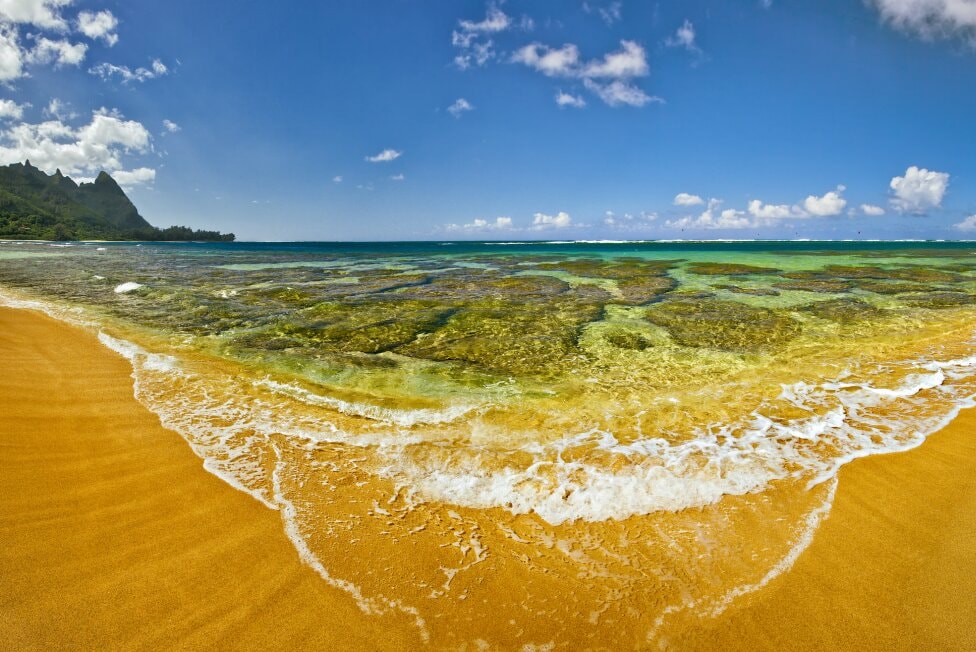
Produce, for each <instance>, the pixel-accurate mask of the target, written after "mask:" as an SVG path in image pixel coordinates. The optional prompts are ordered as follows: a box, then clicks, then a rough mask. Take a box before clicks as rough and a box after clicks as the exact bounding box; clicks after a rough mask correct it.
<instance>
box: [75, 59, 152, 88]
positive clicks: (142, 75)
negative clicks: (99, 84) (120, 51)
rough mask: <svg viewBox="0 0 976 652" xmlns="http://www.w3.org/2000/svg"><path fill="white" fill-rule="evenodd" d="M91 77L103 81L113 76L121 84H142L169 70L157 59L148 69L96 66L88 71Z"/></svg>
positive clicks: (109, 64) (110, 65)
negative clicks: (96, 76)
mask: <svg viewBox="0 0 976 652" xmlns="http://www.w3.org/2000/svg"><path fill="white" fill-rule="evenodd" d="M88 72H90V73H91V74H93V75H98V76H99V77H101V78H102V79H104V80H105V81H108V80H110V79H111V78H112V77H113V76H118V77H119V78H120V79H121V80H122V83H123V84H128V83H129V82H132V81H137V82H144V81H147V80H149V79H155V78H156V77H162V76H163V75H165V74H167V73H168V72H169V68H167V67H166V64H165V63H163V62H162V61H160V60H159V59H153V60H152V64H151V65H150V67H149V68H143V67H141V66H140V67H139V68H136V69H135V70H132V69H130V68H129V67H128V66H117V65H115V64H113V63H100V64H98V65H97V66H95V67H93V68H90V69H89V70H88Z"/></svg>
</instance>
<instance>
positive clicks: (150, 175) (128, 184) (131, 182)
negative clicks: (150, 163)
mask: <svg viewBox="0 0 976 652" xmlns="http://www.w3.org/2000/svg"><path fill="white" fill-rule="evenodd" d="M112 178H113V179H115V181H116V182H117V183H118V184H119V185H120V186H122V187H123V188H132V187H133V186H141V185H144V184H147V183H152V182H153V181H155V180H156V170H153V169H152V168H136V169H134V170H118V171H116V172H113V173H112Z"/></svg>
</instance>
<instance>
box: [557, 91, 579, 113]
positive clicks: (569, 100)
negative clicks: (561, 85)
mask: <svg viewBox="0 0 976 652" xmlns="http://www.w3.org/2000/svg"><path fill="white" fill-rule="evenodd" d="M556 104H558V105H559V106H571V107H573V108H574V109H582V108H583V107H584V106H586V100H584V99H583V98H582V97H581V96H579V95H573V94H572V93H564V92H562V91H559V92H558V93H556Z"/></svg>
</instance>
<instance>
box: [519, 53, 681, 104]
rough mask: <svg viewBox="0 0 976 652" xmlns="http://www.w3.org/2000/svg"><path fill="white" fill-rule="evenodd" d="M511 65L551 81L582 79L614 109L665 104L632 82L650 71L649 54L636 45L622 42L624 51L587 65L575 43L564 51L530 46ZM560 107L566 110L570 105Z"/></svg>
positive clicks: (604, 56) (590, 89)
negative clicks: (528, 68)
mask: <svg viewBox="0 0 976 652" xmlns="http://www.w3.org/2000/svg"><path fill="white" fill-rule="evenodd" d="M511 62H512V63H521V64H524V65H526V66H528V67H530V68H532V69H533V70H536V71H538V72H541V73H542V74H543V75H546V76H547V77H569V78H576V79H582V80H583V86H585V87H586V89H587V90H589V91H590V92H592V93H593V94H595V95H596V96H597V97H599V98H600V99H601V100H603V101H604V102H605V103H606V104H608V105H610V106H622V105H628V106H644V105H645V104H648V103H650V102H663V100H662V99H661V98H659V97H653V96H650V95H648V94H647V93H645V92H644V91H643V90H641V89H640V88H638V87H637V86H635V85H633V84H632V83H630V82H629V81H628V80H630V79H632V78H634V77H643V76H645V75H647V74H648V73H649V71H650V68H649V66H648V65H647V53H646V51H645V50H644V48H643V47H642V46H640V45H639V44H638V43H636V42H634V41H626V40H624V41H621V42H620V50H617V51H614V52H609V53H607V54H605V55H603V57H602V58H600V59H596V60H593V61H589V62H585V63H584V62H582V61H581V60H580V53H579V48H578V47H576V46H575V45H574V44H572V43H567V44H565V45H563V46H562V47H560V48H552V47H549V46H546V45H542V44H540V43H530V44H529V45H526V46H523V47H522V48H519V49H518V50H516V51H515V53H514V54H513V55H512V57H511ZM562 95H565V94H564V93H562V92H561V91H560V93H559V95H557V103H559V100H558V98H559V97H560V96H562ZM570 97H572V96H570ZM567 99H568V98H567ZM559 104H560V106H566V105H569V104H570V103H569V102H565V103H559ZM571 105H572V106H580V105H579V104H571Z"/></svg>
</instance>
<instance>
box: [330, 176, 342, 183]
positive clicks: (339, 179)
mask: <svg viewBox="0 0 976 652" xmlns="http://www.w3.org/2000/svg"><path fill="white" fill-rule="evenodd" d="M332 183H342V175H341V174H337V175H335V176H334V177H332Z"/></svg>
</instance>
